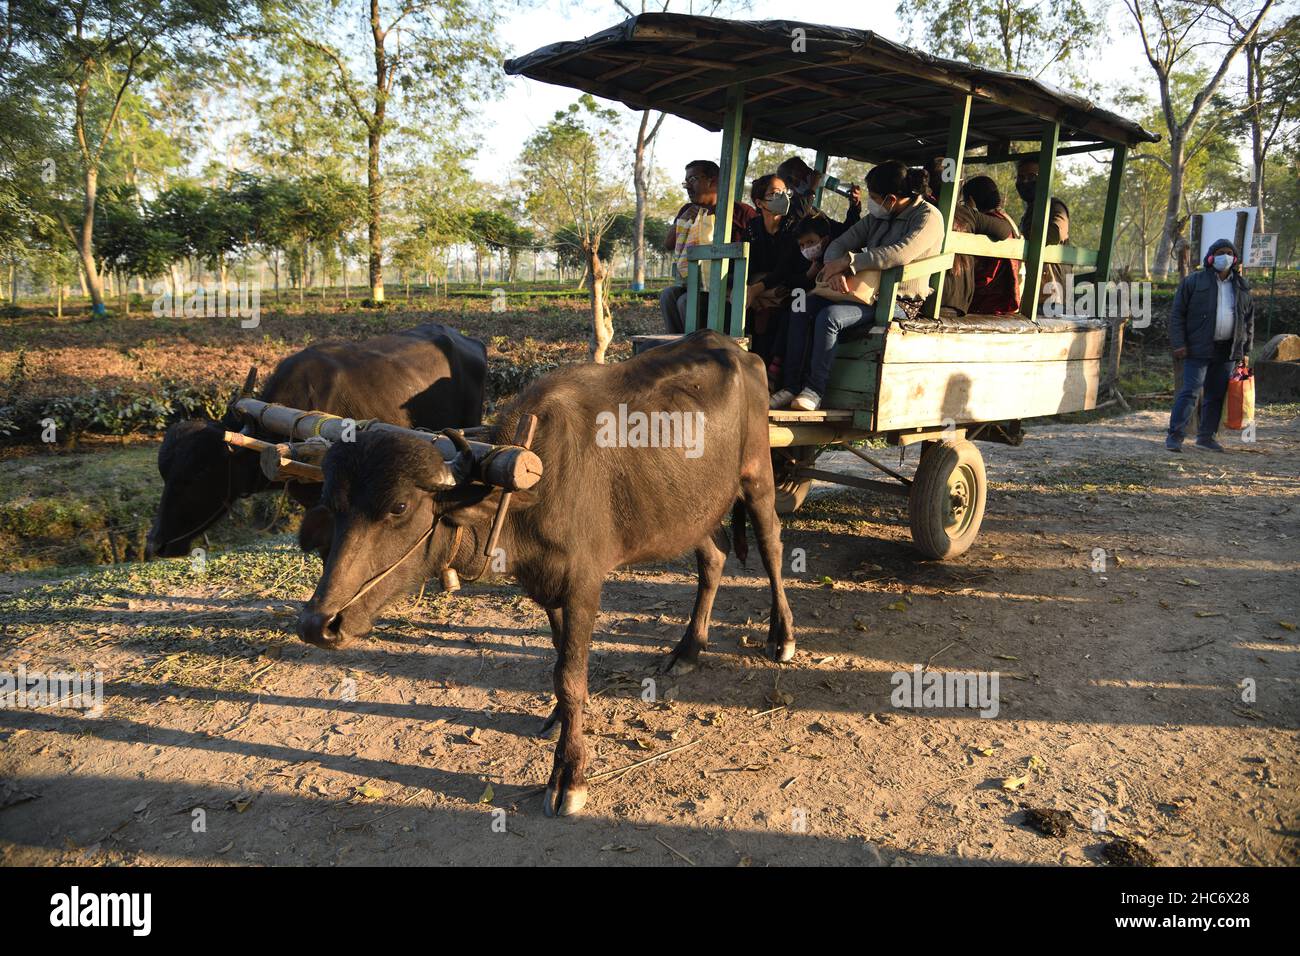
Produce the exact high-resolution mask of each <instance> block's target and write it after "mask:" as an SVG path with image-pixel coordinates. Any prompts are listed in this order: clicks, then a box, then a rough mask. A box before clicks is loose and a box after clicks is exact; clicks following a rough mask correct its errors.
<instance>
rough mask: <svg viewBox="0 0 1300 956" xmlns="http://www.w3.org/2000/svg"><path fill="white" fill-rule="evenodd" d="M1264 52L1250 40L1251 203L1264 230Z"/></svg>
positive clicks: (1258, 227)
mask: <svg viewBox="0 0 1300 956" xmlns="http://www.w3.org/2000/svg"><path fill="white" fill-rule="evenodd" d="M1263 57H1264V52H1263V50H1261V49H1260V46H1259V44H1258V43H1257V42H1251V43H1247V44H1246V102H1247V103H1249V104H1250V105H1249V106H1248V107H1247V110H1246V112H1247V113H1248V114H1249V116H1250V169H1251V176H1250V204H1251V205H1252V206H1254V207H1255V210H1256V212H1255V232H1256V233H1257V234H1258V233H1262V232H1263V231H1264V117H1263V106H1262V100H1263V98H1264V75H1263V71H1262V65H1263Z"/></svg>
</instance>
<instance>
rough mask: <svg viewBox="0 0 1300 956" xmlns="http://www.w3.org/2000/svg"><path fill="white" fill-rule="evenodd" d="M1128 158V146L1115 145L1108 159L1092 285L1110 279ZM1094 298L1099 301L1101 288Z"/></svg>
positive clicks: (1099, 284)
mask: <svg viewBox="0 0 1300 956" xmlns="http://www.w3.org/2000/svg"><path fill="white" fill-rule="evenodd" d="M1127 160H1128V147H1127V146H1123V145H1120V146H1116V147H1115V149H1114V151H1113V152H1112V153H1111V159H1110V185H1109V186H1108V187H1107V188H1106V212H1105V214H1104V215H1103V216H1102V220H1101V245H1100V246H1099V247H1098V248H1097V271H1096V272H1094V273H1093V274H1092V281H1093V283H1094V286H1101V285H1102V284H1103V283H1105V282H1106V281H1107V280H1108V279H1110V260H1111V257H1112V256H1113V255H1114V252H1115V230H1116V227H1117V226H1118V225H1119V201H1120V194H1121V191H1122V190H1123V188H1124V164H1125V162H1126V161H1127ZM1095 295H1096V300H1097V302H1098V303H1100V302H1101V301H1102V300H1101V289H1100V288H1097V289H1096V292H1095Z"/></svg>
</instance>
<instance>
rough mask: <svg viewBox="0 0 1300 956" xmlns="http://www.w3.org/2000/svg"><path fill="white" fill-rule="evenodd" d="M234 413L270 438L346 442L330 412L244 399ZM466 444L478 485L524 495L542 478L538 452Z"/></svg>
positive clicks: (371, 425)
mask: <svg viewBox="0 0 1300 956" xmlns="http://www.w3.org/2000/svg"><path fill="white" fill-rule="evenodd" d="M235 411H237V412H239V413H240V414H242V415H244V416H246V417H247V418H249V419H251V420H252V421H254V422H256V423H257V424H258V425H259V426H261V427H262V428H263V429H265V430H266V431H268V432H270V433H271V434H273V435H283V436H285V437H287V438H289V439H291V440H296V441H302V440H306V439H310V438H324V439H325V440H326V441H329V442H336V441H343V440H344V436H345V434H346V430H345V421H346V420H345V419H344V418H342V417H340V416H338V415H330V414H328V413H327V412H316V411H306V412H305V411H301V410H299V409H296V408H288V407H286V406H284V405H275V404H271V403H267V402H263V401H260V400H258V399H255V398H241V399H240V400H239V401H238V402H236V403H235ZM353 426H354V427H355V430H356V432H363V431H372V432H376V431H382V432H392V433H395V434H398V435H404V436H406V437H408V438H418V439H420V440H421V441H427V442H432V443H433V444H434V445H435V446H436V447H437V449H438V452H439V453H440V454H441V455H442V457H443V458H444V459H446V460H448V461H449V460H451V459H452V458H454V457H455V456H456V455H457V453H458V450H457V448H456V444H455V443H454V442H453V441H452V440H451V439H450V438H448V437H447V436H446V435H441V434H436V433H433V432H422V431H416V430H415V429H412V428H402V427H401V426H398V425H390V424H388V423H387V422H380V421H375V420H374V419H364V420H362V421H358V422H354V423H353ZM229 434H231V433H230V432H227V435H229ZM245 437H247V436H245ZM268 444H269V443H268ZM467 444H468V445H469V448H470V453H471V455H472V456H473V459H474V464H473V468H472V471H471V475H472V477H473V478H474V479H475V480H477V481H482V482H484V483H486V484H489V485H493V486H495V487H498V488H503V489H505V490H506V491H524V490H526V489H528V488H531V487H533V486H534V485H535V484H537V482H538V481H540V480H541V478H542V460H541V459H540V458H538V457H537V455H536V453H535V452H532V451H529V450H528V449H526V448H519V447H517V446H514V445H492V444H489V443H487V442H479V441H468V440H467ZM259 450H260V449H259Z"/></svg>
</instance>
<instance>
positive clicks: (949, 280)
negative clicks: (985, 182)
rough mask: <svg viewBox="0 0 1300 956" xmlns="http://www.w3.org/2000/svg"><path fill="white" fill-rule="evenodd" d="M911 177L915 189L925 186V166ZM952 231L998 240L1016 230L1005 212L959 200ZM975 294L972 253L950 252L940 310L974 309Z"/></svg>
mask: <svg viewBox="0 0 1300 956" xmlns="http://www.w3.org/2000/svg"><path fill="white" fill-rule="evenodd" d="M913 178H914V181H915V185H916V190H917V192H923V191H924V190H925V189H926V188H927V187H928V185H929V183H928V182H927V180H928V176H927V173H926V171H925V170H923V169H917V170H913ZM990 182H992V180H990ZM994 188H995V189H996V188H997V187H996V186H994ZM952 231H953V232H964V233H968V234H970V235H974V236H984V237H986V238H988V239H992V240H993V241H994V242H997V241H1000V240H1002V239H1010V238H1011V237H1012V235H1014V234H1015V231H1016V227H1015V226H1013V225H1012V224H1011V220H1010V219H1008V218H1006V217H1005V216H1003V217H998V216H991V215H985V214H984V213H982V212H980V211H979V210H978V209H976V208H975V207H974V206H971V205H968V204H967V203H965V202H959V203H957V205H956V207H955V208H954V209H953V217H952ZM994 261H996V260H994ZM974 294H975V257H974V256H970V255H963V254H958V255H955V256H953V259H952V268H951V269H949V270H948V271H947V272H946V273H945V274H944V279H943V300H942V302H941V303H940V309H941V313H940V314H942V315H948V316H953V315H965V314H966V313H968V312H974V311H977V310H976V309H973V308H972V307H971V301H972V299H973V298H974Z"/></svg>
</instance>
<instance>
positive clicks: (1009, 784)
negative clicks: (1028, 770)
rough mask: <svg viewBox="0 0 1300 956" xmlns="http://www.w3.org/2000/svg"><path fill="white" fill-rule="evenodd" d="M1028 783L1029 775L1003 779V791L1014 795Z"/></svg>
mask: <svg viewBox="0 0 1300 956" xmlns="http://www.w3.org/2000/svg"><path fill="white" fill-rule="evenodd" d="M1028 782H1029V776H1028V775H1025V776H1023V777H1003V778H1002V789H1003V790H1005V791H1007V792H1008V793H1012V792H1014V791H1016V790H1019V789H1020V788H1021V787H1023V786H1024V785H1025V784H1027V783H1028Z"/></svg>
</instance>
